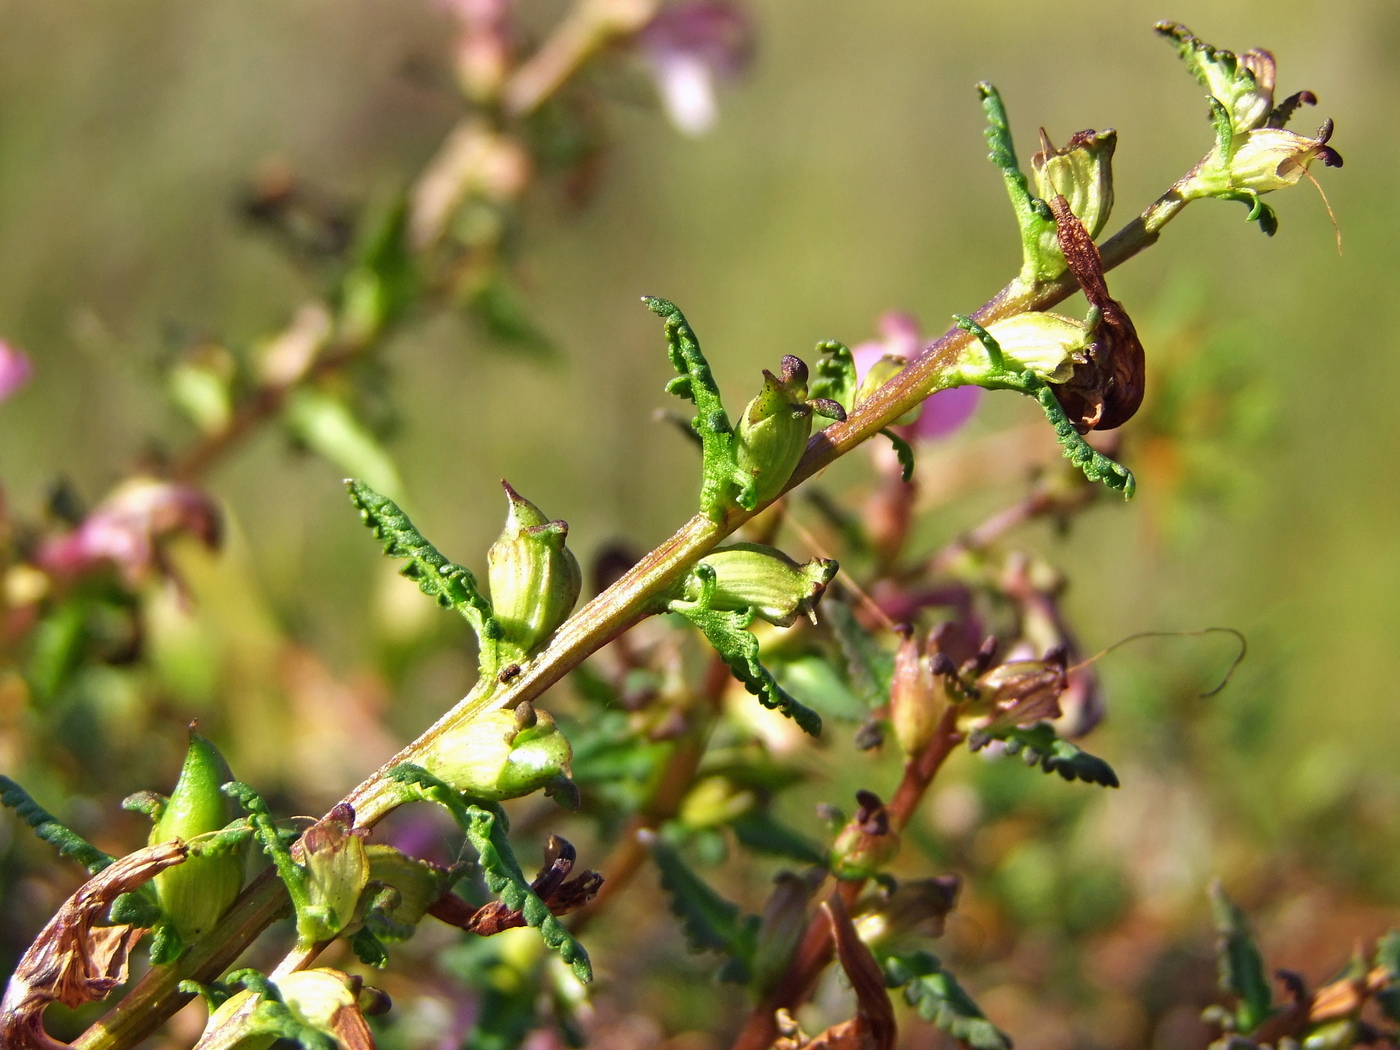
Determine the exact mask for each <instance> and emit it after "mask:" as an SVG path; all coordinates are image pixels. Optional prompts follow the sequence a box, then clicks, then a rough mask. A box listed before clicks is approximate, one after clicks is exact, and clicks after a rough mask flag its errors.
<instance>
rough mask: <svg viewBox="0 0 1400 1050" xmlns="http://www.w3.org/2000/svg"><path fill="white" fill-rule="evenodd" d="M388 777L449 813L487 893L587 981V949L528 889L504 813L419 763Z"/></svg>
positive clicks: (589, 975)
mask: <svg viewBox="0 0 1400 1050" xmlns="http://www.w3.org/2000/svg"><path fill="white" fill-rule="evenodd" d="M389 776H390V778H391V779H393V780H396V781H398V782H399V783H401V784H404V785H406V786H411V787H414V788H416V789H417V792H418V795H419V797H420V798H424V799H427V800H428V801H432V802H437V803H438V804H439V805H442V806H444V807H445V808H446V809H447V811H448V812H449V813H451V814H452V816H453V819H455V820H456V821H457V823H458V825H459V826H460V827H461V829H462V831H463V832H464V833H465V834H466V836H467V841H468V842H470V843H471V844H472V848H473V849H475V850H476V852H477V858H478V862H479V863H480V865H481V870H482V873H483V874H484V875H485V876H486V885H487V886H488V887H490V889H491V892H492V893H494V894H496V895H497V896H498V897H500V898H501V900H502V901H504V902H505V905H506V907H507V908H510V909H511V910H512V911H517V912H519V913H520V914H521V916H522V917H523V918H524V919H525V922H526V924H527V925H530V926H533V927H535V928H536V929H537V930H539V931H540V937H541V938H543V940H544V943H545V944H546V945H547V946H548V947H550V948H553V949H554V950H555V951H556V952H558V953H559V957H560V958H561V959H563V960H564V961H565V962H566V963H568V964H569V965H570V967H571V968H572V969H573V971H574V976H575V977H577V978H578V979H579V980H580V981H582V982H584V983H585V984H587V983H588V982H589V981H591V980H592V979H593V966H592V964H591V963H590V962H589V961H588V952H586V951H585V950H584V948H583V945H581V944H579V942H578V941H576V940H575V939H574V936H573V934H571V933H570V932H569V931H568V928H567V927H565V926H564V924H563V923H561V922H560V921H559V920H558V918H556V917H555V915H554V913H553V912H552V911H550V910H549V906H548V905H546V904H545V902H544V901H542V900H540V898H539V896H538V895H537V894H536V893H535V891H534V890H533V889H531V888H530V880H529V879H527V878H526V877H525V873H524V872H523V871H521V870H520V863H519V862H518V861H517V860H516V859H515V852H514V851H513V850H512V849H511V846H510V840H509V839H507V838H506V829H507V826H508V825H507V823H506V820H505V814H504V812H503V811H502V810H500V809H499V807H496V808H494V809H487V808H484V807H483V806H479V805H475V804H472V803H470V802H467V801H466V800H465V799H464V798H463V797H462V796H461V794H459V793H458V792H456V791H454V790H453V789H452V788H451V787H450V786H449V785H447V784H445V783H443V782H442V781H441V780H439V779H438V778H437V777H435V776H433V775H432V774H431V773H429V772H428V771H427V770H426V769H423V768H422V767H420V766H415V765H411V764H409V763H404V764H403V765H399V766H395V767H394V768H393V769H392V770H390V772H389Z"/></svg>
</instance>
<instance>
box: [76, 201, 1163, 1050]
mask: <svg viewBox="0 0 1400 1050" xmlns="http://www.w3.org/2000/svg"><path fill="white" fill-rule="evenodd" d="M1184 205H1185V202H1184V201H1182V200H1181V199H1180V198H1179V197H1176V196H1175V195H1174V193H1173V192H1171V191H1169V192H1168V193H1167V194H1166V195H1164V196H1163V197H1162V198H1160V199H1159V200H1158V201H1157V202H1155V203H1154V204H1153V205H1152V206H1151V207H1149V208H1148V209H1147V211H1145V212H1144V213H1143V214H1142V215H1141V216H1139V217H1138V218H1136V219H1134V220H1133V221H1132V222H1130V223H1129V224H1128V225H1127V226H1125V227H1124V228H1123V229H1122V230H1120V231H1119V232H1118V233H1117V234H1116V235H1115V236H1114V237H1113V238H1112V239H1111V240H1109V241H1108V242H1107V243H1105V244H1104V245H1103V247H1102V248H1101V249H1100V251H1101V254H1102V256H1103V262H1104V268H1105V269H1110V268H1112V267H1115V266H1117V265H1119V264H1121V263H1122V262H1124V261H1126V260H1127V259H1130V258H1132V257H1133V256H1134V255H1136V254H1137V253H1138V252H1140V251H1142V250H1143V249H1144V248H1146V247H1148V246H1149V245H1151V244H1152V243H1154V242H1155V241H1156V240H1157V238H1158V236H1159V235H1160V231H1161V228H1162V226H1164V225H1165V224H1166V223H1167V222H1168V221H1170V220H1171V219H1172V218H1173V217H1174V216H1175V215H1176V214H1177V213H1178V212H1179V211H1180V210H1181V208H1182V207H1184ZM1078 290H1079V286H1078V284H1077V283H1076V281H1075V279H1074V277H1073V276H1072V275H1071V274H1068V273H1066V274H1064V275H1062V276H1061V277H1060V278H1059V279H1057V280H1055V281H1052V282H1047V283H1046V284H1044V285H1041V286H1039V287H1035V288H1031V287H1027V286H1025V285H1024V284H1022V283H1021V282H1020V281H1019V280H1015V281H1012V282H1011V283H1010V284H1009V285H1007V286H1006V287H1005V288H1004V289H1002V290H1001V291H1000V292H998V293H997V295H995V296H994V297H993V298H992V299H990V300H989V301H988V302H987V303H986V304H985V305H984V306H982V308H981V309H979V310H978V311H977V312H976V313H975V314H974V315H973V316H974V318H975V319H976V320H977V321H978V322H979V323H981V324H984V325H985V324H988V323H990V322H992V321H994V320H997V319H998V318H1002V317H1009V316H1012V315H1014V314H1018V313H1022V312H1025V311H1028V310H1046V309H1049V308H1050V307H1052V306H1054V305H1055V304H1057V303H1059V302H1061V301H1063V300H1064V299H1067V298H1068V297H1069V296H1070V295H1072V294H1073V293H1075V292H1077V291H1078ZM971 338H972V337H971V336H970V335H969V334H968V333H967V332H965V331H963V330H962V329H961V328H956V327H955V328H952V329H950V330H949V331H947V332H945V333H944V334H943V335H942V336H940V337H939V338H938V339H936V340H934V341H933V342H932V343H930V344H929V346H928V347H926V348H925V349H924V351H923V352H922V353H921V354H920V355H919V356H918V357H917V358H915V359H914V361H913V362H911V363H910V365H909V367H907V368H905V369H904V370H903V371H901V372H899V373H898V374H897V375H895V376H894V377H893V378H892V379H891V380H890V381H889V382H888V383H886V384H885V385H884V386H882V387H881V388H880V389H879V390H878V391H876V392H875V394H874V395H873V396H871V397H870V398H869V399H867V400H866V401H864V402H862V403H861V404H860V405H859V406H857V407H856V408H855V409H854V410H853V411H852V412H851V413H850V415H849V416H848V417H847V418H846V420H845V421H844V422H840V423H833V424H832V425H831V426H829V427H827V428H826V429H824V430H822V431H820V432H819V433H817V434H816V435H814V436H813V437H812V439H811V441H810V442H809V443H808V445H807V450H806V452H805V453H804V454H803V457H802V460H801V462H799V463H798V465H797V468H796V469H795V470H794V471H793V474H792V477H791V478H789V479H788V482H787V484H786V485H785V486H784V488H783V493H786V492H787V491H789V490H791V489H793V488H795V487H797V486H798V485H800V484H801V483H802V482H804V481H806V480H807V479H808V478H810V477H812V476H813V475H814V474H817V473H818V472H820V471H821V470H822V469H824V468H825V467H827V466H828V465H830V464H831V463H833V462H834V461H835V460H837V459H839V458H840V457H841V456H843V455H845V454H846V453H847V452H850V451H851V450H852V449H854V448H855V447H856V446H858V445H860V444H861V443H862V442H864V441H866V440H867V439H869V438H871V437H873V436H874V435H875V434H877V433H878V432H879V431H880V430H881V429H882V428H884V427H886V426H889V425H891V424H892V423H894V421H895V420H897V419H898V418H899V417H900V416H902V415H904V414H905V413H906V412H908V411H909V410H910V409H911V408H913V407H915V406H916V405H918V404H920V403H921V402H922V401H923V399H924V398H926V397H927V396H928V395H929V394H932V393H934V392H935V391H937V390H940V389H942V388H944V387H945V386H946V385H948V382H949V380H948V376H949V374H950V373H951V371H952V369H953V366H954V365H955V364H956V362H957V360H958V356H959V354H960V352H961V351H962V348H963V347H964V346H965V345H966V344H967V343H968V342H969V341H970V340H971ZM783 493H779V494H778V495H777V496H775V497H774V499H773V500H770V501H769V502H768V503H766V504H761V505H759V506H758V507H756V508H755V509H754V510H752V511H745V510H743V509H741V508H738V507H732V508H730V509H729V511H728V512H727V513H726V514H725V517H724V520H723V521H721V522H714V521H711V520H710V519H709V518H707V517H705V516H704V515H703V514H697V515H696V516H695V517H693V518H691V519H690V521H688V522H686V523H685V525H683V526H682V527H681V528H680V529H679V530H678V531H677V532H676V533H675V535H673V536H672V537H671V538H670V539H668V540H666V541H665V542H664V543H662V544H661V545H660V546H659V547H657V548H656V549H655V550H653V551H652V552H651V553H650V554H648V555H647V556H646V557H644V558H643V559H642V560H641V561H639V562H638V563H637V564H636V565H634V566H633V567H632V568H631V569H630V570H629V571H628V572H627V573H626V574H624V575H623V576H622V577H621V578H620V579H619V580H618V581H617V582H616V583H614V584H613V585H612V586H611V587H609V588H608V589H607V590H606V591H604V592H603V593H602V594H600V595H598V596H597V597H595V598H594V599H593V600H592V601H590V602H589V603H588V604H587V605H586V606H584V608H583V609H581V610H580V611H579V612H577V613H575V614H574V615H573V616H572V617H570V618H569V620H567V621H566V622H565V623H564V625H563V626H562V627H560V629H559V631H558V632H557V633H556V635H555V637H554V639H553V641H552V642H551V643H550V645H549V646H548V647H547V648H546V649H545V650H544V651H543V652H541V653H540V654H539V655H538V656H536V657H535V658H534V659H532V660H531V661H530V662H529V663H528V664H527V665H526V666H525V667H524V669H523V670H522V672H521V674H520V675H519V676H517V677H516V678H515V679H513V680H512V681H511V682H510V683H509V685H506V686H501V687H499V688H493V687H494V686H495V683H494V682H492V683H487V684H486V687H485V688H481V689H474V690H473V692H472V693H470V694H468V695H467V697H465V698H464V699H463V700H461V701H460V702H459V703H458V704H457V705H456V706H454V707H453V708H452V709H451V710H449V711H448V712H447V713H446V714H444V715H443V716H442V717H441V718H440V719H438V721H437V722H436V723H435V724H434V725H432V726H431V727H430V728H429V729H428V730H426V731H425V732H424V733H423V735H422V736H420V737H419V738H418V739H417V740H415V741H414V742H413V743H411V744H409V745H408V746H407V747H406V748H404V749H403V750H402V751H400V752H399V753H398V754H397V755H395V756H394V757H393V758H392V759H390V760H389V761H388V762H386V763H385V764H384V765H383V766H381V767H380V768H379V770H377V771H376V772H375V773H374V774H372V775H371V776H370V777H369V778H368V779H366V780H365V781H364V782H363V783H362V784H360V785H359V786H358V787H356V788H355V789H354V790H353V791H352V792H351V793H350V794H349V795H348V796H346V798H345V800H344V801H345V802H347V803H349V804H350V805H351V806H353V807H354V809H355V814H356V823H357V825H358V826H361V827H372V826H373V825H374V824H376V823H377V822H378V821H379V820H381V819H382V818H383V817H384V816H385V815H386V814H387V813H388V812H389V811H390V810H392V809H393V808H395V806H397V805H399V804H400V802H401V801H402V795H401V793H400V790H399V787H398V785H397V784H395V783H394V782H393V781H391V780H390V779H389V778H388V772H389V770H391V769H392V768H393V767H394V766H396V765H399V764H401V763H404V762H416V761H418V760H419V759H421V758H422V756H423V755H424V754H425V752H427V751H428V749H429V748H430V747H431V746H432V745H433V743H434V742H435V741H436V740H437V739H438V738H439V737H441V736H442V735H443V734H445V733H447V732H449V731H451V730H452V729H455V728H456V727H458V726H460V725H463V724H465V723H466V722H469V721H470V720H471V719H473V718H475V717H477V716H478V715H479V714H481V713H482V712H483V711H484V710H487V709H488V708H492V709H494V708H501V707H515V706H516V705H517V704H520V703H522V702H524V701H527V700H528V701H534V700H537V699H538V698H539V697H540V696H542V695H543V694H544V692H545V691H546V690H548V689H549V688H550V687H551V686H553V685H555V684H556V683H557V682H559V681H560V680H561V679H562V678H563V677H564V676H565V675H566V674H568V673H569V672H570V671H572V670H573V669H574V668H575V667H577V666H578V665H579V664H580V663H582V662H583V661H584V660H585V659H586V658H587V657H588V656H590V655H591V654H592V653H594V652H596V651H597V650H598V649H601V648H602V647H603V646H604V645H606V644H607V643H608V642H610V641H612V640H613V639H614V638H616V637H617V636H618V635H619V634H621V633H622V632H623V631H625V630H627V629H628V628H629V627H631V626H632V625H633V624H635V623H636V622H637V621H639V620H641V619H644V618H645V617H647V616H649V615H651V614H652V613H653V612H655V611H656V610H657V609H658V607H659V605H658V602H659V599H661V597H662V596H663V595H664V594H665V593H666V591H667V589H668V588H669V587H670V586H671V585H672V584H674V583H675V582H676V581H677V580H679V579H680V578H681V577H682V576H683V575H684V574H685V573H686V572H687V571H689V569H690V567H691V566H692V565H694V564H695V562H696V560H697V559H699V558H700V557H702V556H703V555H705V554H706V553H708V552H709V551H710V550H712V549H714V548H715V547H716V546H717V545H718V544H719V543H720V542H722V541H723V540H724V539H725V537H727V536H729V535H730V534H731V533H732V532H734V531H735V530H736V529H738V528H739V526H740V525H742V524H743V523H744V522H746V521H748V520H749V519H750V518H752V517H754V515H756V514H758V513H760V512H761V511H762V510H764V509H765V508H766V507H767V506H769V505H771V503H772V502H774V501H775V500H776V499H778V498H781V496H782V494H783ZM930 746H931V747H932V746H933V745H930ZM951 746H952V744H951V742H950V743H949V744H948V747H949V748H951ZM944 757H946V755H940V756H938V757H937V760H936V762H933V765H932V767H931V768H930V770H929V771H928V777H929V778H931V777H932V774H933V772H935V771H936V769H937V766H938V765H939V764H941V763H942V761H943V758H944ZM930 761H933V759H932V758H931V759H930ZM909 775H911V774H910V773H909V772H908V770H906V776H909ZM902 786H903V785H901V787H902ZM926 787H927V782H925V783H924V785H923V788H926ZM923 788H919V789H918V790H917V793H916V794H915V795H914V796H912V798H913V801H912V802H911V803H910V804H909V808H908V813H906V814H905V816H904V819H905V820H907V819H908V815H909V813H912V812H913V803H914V802H917V798H918V797H919V796H921V795H922V792H923ZM914 790H915V789H914V788H912V787H911V788H909V789H908V792H913V791H914ZM908 792H896V799H899V798H901V797H903V795H904V794H907V793H908ZM892 804H893V803H892ZM853 885H854V886H855V889H854V890H852V889H850V887H851V886H853ZM859 891H860V886H859V885H856V884H851V883H848V884H844V885H843V887H842V888H841V890H840V892H842V895H843V897H844V896H847V895H848V894H849V895H851V899H852V900H854V894H856V893H859ZM285 903H286V898H285V893H284V892H283V891H282V888H281V884H280V883H278V882H277V881H276V880H275V878H274V877H273V876H271V875H269V874H267V873H264V875H263V876H262V877H260V878H259V879H258V880H256V881H255V882H254V883H253V884H252V885H251V886H250V887H249V888H248V889H246V890H245V891H244V892H243V894H242V896H240V897H239V898H238V900H237V901H235V902H234V904H233V906H232V907H231V908H230V910H229V912H228V914H227V915H225V917H224V919H223V921H221V922H220V924H219V925H218V927H216V928H215V930H213V931H212V932H211V933H210V934H209V935H208V936H207V937H206V938H205V939H204V941H203V942H201V944H200V945H199V946H197V947H196V949H195V950H192V951H190V952H188V953H186V955H185V956H183V957H182V958H180V959H179V960H177V961H176V962H175V963H173V964H171V965H169V966H162V967H155V968H153V969H152V970H151V972H150V973H148V974H147V975H146V976H145V977H144V978H143V979H142V980H141V981H140V982H139V983H138V984H137V986H136V987H135V988H134V989H133V990H132V992H131V993H129V994H128V995H127V997H126V998H125V999H123V1000H122V1001H121V1002H120V1003H118V1004H117V1005H116V1007H114V1008H113V1010H112V1011H111V1013H110V1014H108V1016H107V1017H106V1018H104V1020H103V1021H99V1022H98V1023H97V1024H96V1025H94V1026H93V1027H92V1028H90V1029H88V1031H87V1032H85V1033H84V1034H83V1035H82V1036H81V1037H80V1038H79V1039H78V1040H77V1041H76V1042H75V1043H74V1044H73V1046H74V1047H76V1048H78V1050H130V1048H131V1047H133V1046H134V1045H135V1044H136V1043H137V1042H139V1041H140V1040H141V1039H143V1038H145V1037H146V1036H148V1035H150V1034H151V1033H153V1032H154V1031H155V1030H156V1029H157V1028H158V1027H159V1026H160V1025H161V1024H162V1023H164V1021H165V1020H166V1019H167V1018H168V1017H170V1016H171V1015H172V1014H173V1013H174V1012H175V1011H176V1010H178V1009H179V1008H180V1007H181V1006H183V1005H184V1003H185V1002H186V1001H187V1000H188V998H189V997H188V996H185V995H183V994H181V993H179V992H178V990H177V986H178V984H179V982H180V981H181V980H184V979H193V980H199V981H206V982H207V981H212V980H214V979H215V978H217V977H218V976H219V975H220V974H221V973H222V972H223V970H224V969H225V968H226V967H227V966H228V965H230V964H231V963H232V961H233V960H234V959H236V958H237V956H238V955H239V954H240V953H241V952H242V950H243V949H244V948H246V947H247V946H248V945H249V944H251V943H252V941H253V939H254V938H255V937H256V936H257V935H258V933H259V932H261V930H262V929H264V928H265V927H266V926H267V925H269V924H270V923H271V922H272V921H273V920H274V919H275V918H276V917H277V915H278V914H280V912H281V910H282V909H283V908H284V907H285ZM822 931H823V932H822V934H821V936H822V937H825V938H829V931H828V930H827V929H826V927H825V926H823V927H822ZM808 932H809V934H810V935H811V939H813V940H814V941H815V939H816V934H815V933H813V931H812V930H811V929H809V931H808ZM806 947H807V945H806V942H804V948H806ZM813 958H815V955H814V956H813ZM819 970H820V967H817V970H816V971H813V974H815V972H819ZM804 973H805V971H804ZM812 979H814V976H813V978H812ZM784 987H785V985H784ZM804 990H805V986H804ZM775 994H776V993H775ZM755 1016H757V1015H755ZM771 1019H772V1015H771V1012H770V1013H769V1014H768V1015H767V1020H766V1021H764V1022H763V1023H764V1024H765V1025H767V1024H771ZM751 1024H757V1022H754V1021H753V1020H752V1019H751ZM763 1030H764V1031H766V1030H767V1029H766V1028H764V1029H763ZM746 1031H747V1029H746ZM741 1038H742V1037H741ZM771 1041H772V1040H771V1039H769V1040H768V1042H765V1043H763V1044H762V1046H763V1047H767V1046H768V1045H769V1043H771ZM737 1045H738V1046H739V1047H742V1048H743V1050H756V1048H757V1047H758V1044H757V1043H753V1042H741V1043H740V1044H737Z"/></svg>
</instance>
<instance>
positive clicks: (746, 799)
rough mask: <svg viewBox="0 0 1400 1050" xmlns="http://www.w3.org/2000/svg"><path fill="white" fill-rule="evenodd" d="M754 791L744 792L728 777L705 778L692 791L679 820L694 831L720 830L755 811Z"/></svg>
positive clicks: (683, 804) (683, 803)
mask: <svg viewBox="0 0 1400 1050" xmlns="http://www.w3.org/2000/svg"><path fill="white" fill-rule="evenodd" d="M756 802H757V799H756V798H755V797H754V793H753V792H752V791H745V790H741V789H740V788H739V787H738V786H737V785H735V783H734V782H733V781H732V780H730V779H729V778H728V777H706V778H705V779H704V780H702V781H700V783H698V784H696V785H695V786H694V787H693V788H691V789H690V793H689V794H688V795H686V796H685V801H684V802H682V803H681V808H680V812H679V813H678V814H677V819H678V820H679V821H680V822H681V824H682V825H683V826H684V827H687V828H689V829H691V830H698V829H700V828H713V827H720V826H721V825H724V824H728V823H730V822H731V821H733V820H734V819H735V818H736V817H739V816H742V815H743V814H745V813H747V812H748V811H749V810H751V809H753V807H754V804H755V803H756Z"/></svg>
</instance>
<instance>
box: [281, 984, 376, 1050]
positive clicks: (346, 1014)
mask: <svg viewBox="0 0 1400 1050" xmlns="http://www.w3.org/2000/svg"><path fill="white" fill-rule="evenodd" d="M277 991H278V994H280V995H281V996H282V1001H283V1002H284V1003H286V1004H287V1009H289V1010H290V1011H291V1012H292V1016H293V1017H295V1018H296V1019H297V1020H298V1021H300V1022H301V1023H302V1024H304V1025H306V1026H307V1027H309V1028H314V1029H316V1030H317V1031H320V1032H325V1033H326V1034H327V1035H328V1036H330V1037H331V1038H332V1039H334V1040H335V1041H336V1043H337V1045H339V1046H342V1047H345V1048H346V1050H373V1047H374V1039H373V1037H372V1036H371V1035H370V1031H369V1026H368V1025H367V1024H366V1023H365V1019H364V1015H363V1014H362V1013H361V1012H360V997H361V987H360V979H359V978H358V977H351V976H349V975H348V974H344V973H341V972H340V971H339V970H330V969H324V968H322V969H315V970H298V971H296V972H294V973H289V974H287V975H286V976H285V977H281V978H278V980H277Z"/></svg>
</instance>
